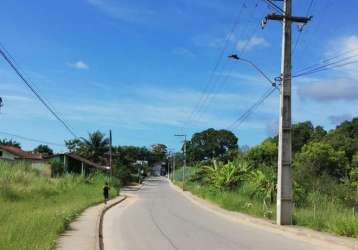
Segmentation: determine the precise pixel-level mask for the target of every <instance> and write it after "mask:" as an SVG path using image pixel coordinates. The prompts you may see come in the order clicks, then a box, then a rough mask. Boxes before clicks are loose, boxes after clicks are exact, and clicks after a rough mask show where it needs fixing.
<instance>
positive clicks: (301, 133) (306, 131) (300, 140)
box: [292, 121, 314, 154]
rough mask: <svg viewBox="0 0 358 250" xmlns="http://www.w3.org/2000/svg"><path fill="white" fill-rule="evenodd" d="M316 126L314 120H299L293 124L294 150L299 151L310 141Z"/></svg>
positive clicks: (294, 151)
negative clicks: (313, 123)
mask: <svg viewBox="0 0 358 250" xmlns="http://www.w3.org/2000/svg"><path fill="white" fill-rule="evenodd" d="M313 132H314V127H313V125H312V122H310V121H306V122H299V123H296V124H293V126H292V152H293V154H295V153H297V152H299V151H300V150H301V148H302V147H303V146H304V145H305V144H306V143H308V142H309V141H310V140H311V138H312V135H313Z"/></svg>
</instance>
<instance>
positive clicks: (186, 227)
mask: <svg viewBox="0 0 358 250" xmlns="http://www.w3.org/2000/svg"><path fill="white" fill-rule="evenodd" d="M128 193H129V194H130V193H132V196H131V197H129V198H128V199H127V200H126V201H125V202H123V203H121V204H119V205H117V206H115V207H113V208H112V209H110V210H109V211H108V212H107V213H106V215H105V217H104V228H103V234H104V246H105V250H162V249H163V250H166V249H168V250H171V249H180V250H191V249H192V250H201V249H203V250H204V249H205V250H211V249H213V250H225V249H242V250H244V249H255V250H260V249H265V250H268V249H274V250H280V249H282V250H283V249H285V250H286V249H290V250H296V249H305V250H312V249H325V248H323V247H319V246H317V245H313V243H309V242H307V241H301V240H299V239H295V238H292V237H289V236H287V235H285V233H277V232H272V231H270V230H262V229H258V228H257V227H254V226H252V225H250V224H241V223H238V222H236V221H232V220H229V219H226V218H224V217H222V216H219V215H216V214H214V213H212V212H210V211H207V210H205V209H203V208H201V207H199V206H197V205H195V204H193V203H192V202H190V201H189V200H188V199H187V198H185V197H184V196H183V195H182V194H180V193H178V192H177V191H176V190H174V189H173V188H172V187H171V186H170V185H169V183H168V181H167V180H166V179H164V178H152V179H149V180H147V181H146V182H145V183H144V186H143V188H142V189H141V190H140V191H137V192H131V191H129V192H128Z"/></svg>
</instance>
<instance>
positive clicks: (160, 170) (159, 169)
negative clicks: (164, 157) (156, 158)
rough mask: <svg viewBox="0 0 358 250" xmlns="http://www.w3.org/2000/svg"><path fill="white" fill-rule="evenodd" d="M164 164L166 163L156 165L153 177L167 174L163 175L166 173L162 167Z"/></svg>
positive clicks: (153, 169) (154, 165)
mask: <svg viewBox="0 0 358 250" xmlns="http://www.w3.org/2000/svg"><path fill="white" fill-rule="evenodd" d="M164 164H165V163H163V162H156V163H154V164H153V168H152V175H153V176H161V175H165V172H164V173H163V171H165V168H163V167H162V166H163V165H164Z"/></svg>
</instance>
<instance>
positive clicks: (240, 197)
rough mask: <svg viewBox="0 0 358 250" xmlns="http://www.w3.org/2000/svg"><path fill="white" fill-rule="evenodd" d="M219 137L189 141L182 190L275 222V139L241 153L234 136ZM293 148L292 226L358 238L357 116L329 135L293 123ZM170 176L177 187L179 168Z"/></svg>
mask: <svg viewBox="0 0 358 250" xmlns="http://www.w3.org/2000/svg"><path fill="white" fill-rule="evenodd" d="M222 134H223V133H222V132H220V133H219V132H218V131H216V132H215V130H213V129H210V130H205V131H203V132H201V133H197V134H194V135H193V137H192V139H191V141H189V142H188V143H187V148H188V156H189V159H190V162H191V164H190V167H188V170H187V171H186V173H187V178H186V179H187V180H188V181H187V182H186V183H185V187H186V189H187V190H189V191H191V192H192V193H193V194H195V195H198V196H200V197H202V198H204V199H208V200H210V201H212V202H214V203H216V204H218V205H219V206H221V207H223V208H225V209H229V210H233V211H239V212H244V213H248V214H251V215H254V216H257V217H262V218H266V219H269V220H275V215H276V183H277V154H278V152H277V143H278V142H277V137H272V138H268V139H266V140H264V141H263V142H262V143H261V144H259V145H257V146H255V147H252V148H248V147H243V148H242V149H239V148H238V146H237V144H236V143H235V138H234V137H235V136H234V135H233V134H231V135H230V134H229V133H225V136H224V137H223V136H221V135H222ZM236 141H237V138H236ZM235 144H236V145H235ZM292 146H293V147H292V148H293V166H292V175H293V192H294V206H295V209H294V218H293V222H294V224H296V225H300V226H305V227H309V228H312V229H316V230H320V231H326V232H330V233H334V234H337V235H344V236H349V237H358V215H357V208H358V118H355V119H353V120H352V121H346V122H343V123H342V124H340V125H339V126H337V128H336V129H333V130H331V131H328V132H327V131H325V130H324V129H323V128H322V127H319V126H318V127H314V126H313V125H312V123H311V122H303V123H298V124H295V125H294V126H293V145H292ZM174 176H175V180H176V182H177V184H178V185H179V186H181V185H182V183H181V181H182V170H181V169H177V171H176V173H175V174H174Z"/></svg>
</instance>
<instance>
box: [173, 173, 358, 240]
mask: <svg viewBox="0 0 358 250" xmlns="http://www.w3.org/2000/svg"><path fill="white" fill-rule="evenodd" d="M178 171H180V170H178ZM174 176H175V177H177V178H176V181H175V182H174V183H175V184H176V185H177V186H179V187H182V181H181V180H182V178H181V177H180V174H179V173H176V174H175V175H174ZM185 190H187V191H190V192H191V193H192V194H194V195H196V196H198V197H201V198H203V199H206V200H208V201H211V202H213V203H214V204H217V205H218V206H220V207H221V208H224V209H227V210H230V211H236V212H241V213H246V214H249V215H252V216H255V217H259V218H265V219H268V220H271V221H275V219H276V204H270V203H264V202H263V201H262V200H260V199H257V198H256V197H253V196H252V195H251V193H252V190H251V187H250V186H248V185H243V186H241V187H239V188H237V189H236V190H232V191H218V190H214V189H212V188H209V187H207V186H203V185H200V184H198V183H194V182H190V181H189V182H186V183H185ZM293 222H294V224H295V225H299V226H304V227H308V228H311V229H314V230H317V231H323V232H329V233H332V234H336V235H340V236H348V237H355V238H357V237H358V216H357V213H356V212H355V211H354V210H352V209H349V208H347V207H345V206H344V205H342V204H340V203H338V202H334V201H330V200H325V199H322V200H321V201H320V202H318V203H317V204H316V205H312V204H306V205H305V206H303V207H300V208H295V209H294V215H293Z"/></svg>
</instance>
